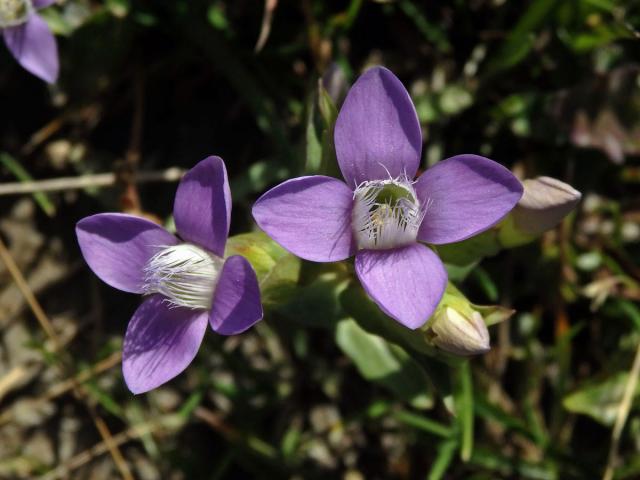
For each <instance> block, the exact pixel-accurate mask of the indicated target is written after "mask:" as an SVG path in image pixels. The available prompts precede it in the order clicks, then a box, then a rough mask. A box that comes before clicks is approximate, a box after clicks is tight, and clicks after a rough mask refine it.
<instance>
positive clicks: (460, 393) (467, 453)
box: [453, 362, 473, 462]
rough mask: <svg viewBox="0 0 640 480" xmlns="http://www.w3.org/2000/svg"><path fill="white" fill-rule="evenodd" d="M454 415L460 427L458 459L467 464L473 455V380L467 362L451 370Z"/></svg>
mask: <svg viewBox="0 0 640 480" xmlns="http://www.w3.org/2000/svg"><path fill="white" fill-rule="evenodd" d="M453 377H454V401H455V413H456V418H457V419H458V424H459V425H460V445H461V446H460V458H461V459H462V461H464V462H467V461H469V459H470V458H471V455H472V453H473V379H472V378H471V367H470V366H469V362H463V363H462V364H461V365H459V366H458V367H454V368H453Z"/></svg>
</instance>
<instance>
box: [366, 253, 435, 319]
mask: <svg viewBox="0 0 640 480" xmlns="http://www.w3.org/2000/svg"><path fill="white" fill-rule="evenodd" d="M355 267H356V274H357V275H358V278H359V279H360V282H361V283H362V286H363V288H364V289H365V291H366V292H367V294H368V295H369V296H370V297H371V298H372V299H373V301H374V302H375V303H376V304H377V305H378V306H379V307H380V309H381V310H382V311H383V312H385V313H386V314H387V315H389V316H390V317H392V318H394V319H395V320H397V321H398V322H400V323H401V324H403V325H404V326H406V327H408V328H411V329H415V328H418V327H420V326H422V325H423V324H424V323H425V322H426V321H427V320H428V319H429V317H430V316H431V315H432V314H433V312H434V310H435V308H436V306H437V305H438V302H439V301H440V299H441V298H442V294H443V293H444V289H445V287H446V285H447V272H446V271H445V269H444V265H443V264H442V262H441V261H440V259H439V258H438V256H437V255H436V254H435V253H434V252H433V251H432V250H431V249H430V248H428V247H426V246H424V245H420V244H413V245H409V246H406V247H401V248H396V249H392V250H361V251H359V252H358V253H357V254H356V261H355Z"/></svg>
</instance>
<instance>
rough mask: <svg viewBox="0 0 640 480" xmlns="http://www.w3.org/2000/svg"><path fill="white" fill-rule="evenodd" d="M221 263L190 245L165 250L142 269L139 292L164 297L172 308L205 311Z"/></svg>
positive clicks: (207, 307)
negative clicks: (142, 279)
mask: <svg viewBox="0 0 640 480" xmlns="http://www.w3.org/2000/svg"><path fill="white" fill-rule="evenodd" d="M223 264H224V261H223V260H222V259H221V258H220V257H216V256H215V255H213V254H211V253H209V252H207V251H206V250H203V249H202V248H200V247H196V246H195V245H192V244H190V243H182V244H180V245H174V246H171V247H166V248H163V249H162V250H160V251H159V252H158V253H156V254H155V255H154V256H153V257H151V259H150V260H149V262H148V263H147V265H146V266H145V267H144V286H143V289H144V292H145V293H146V294H151V293H159V294H161V295H164V296H165V297H166V299H167V301H168V302H169V303H171V304H172V305H174V306H180V307H187V308H194V309H205V310H208V309H210V308H211V302H212V300H213V292H214V290H215V288H216V285H217V283H218V279H219V277H220V271H221V270H222V265H223Z"/></svg>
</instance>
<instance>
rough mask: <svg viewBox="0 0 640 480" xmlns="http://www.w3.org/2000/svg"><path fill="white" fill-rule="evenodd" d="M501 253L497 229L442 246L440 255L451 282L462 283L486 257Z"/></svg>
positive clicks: (439, 248) (439, 251) (438, 250)
mask: <svg viewBox="0 0 640 480" xmlns="http://www.w3.org/2000/svg"><path fill="white" fill-rule="evenodd" d="M499 251H500V244H499V242H498V238H497V233H496V230H495V229H490V230H487V231H486V232H483V233H481V234H480V235H476V236H475V237H471V238H469V239H467V240H463V241H462V242H457V243H450V244H448V245H440V246H439V247H438V248H437V252H438V255H439V256H440V258H441V259H442V261H443V262H444V264H445V267H447V272H448V273H449V280H451V281H454V282H456V281H462V280H464V279H465V278H466V277H467V275H469V273H470V272H471V270H473V268H474V267H475V266H476V265H477V264H478V262H480V260H482V259H483V258H484V257H490V256H492V255H495V254H496V253H498V252H499Z"/></svg>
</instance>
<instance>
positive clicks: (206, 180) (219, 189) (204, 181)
mask: <svg viewBox="0 0 640 480" xmlns="http://www.w3.org/2000/svg"><path fill="white" fill-rule="evenodd" d="M173 216H174V219H175V222H176V229H177V230H178V233H179V234H180V236H181V237H182V238H183V239H184V240H185V241H187V242H192V243H195V244H198V245H200V246H201V247H204V248H206V249H207V250H210V251H211V252H213V253H215V254H216V255H218V256H219V257H222V256H223V255H224V246H225V245H226V243H227V236H228V235H229V222H230V220H231V191H230V190H229V181H228V180H227V170H226V168H225V166H224V162H223V161H222V159H221V158H220V157H214V156H211V157H207V158H205V159H204V160H202V161H200V162H198V163H197V164H196V166H195V167H193V168H192V169H191V170H189V171H188V172H187V173H186V174H185V176H184V177H183V178H182V180H181V181H180V185H179V186H178V191H177V192H176V198H175V202H174V204H173Z"/></svg>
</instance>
